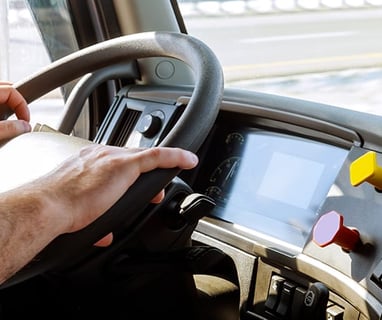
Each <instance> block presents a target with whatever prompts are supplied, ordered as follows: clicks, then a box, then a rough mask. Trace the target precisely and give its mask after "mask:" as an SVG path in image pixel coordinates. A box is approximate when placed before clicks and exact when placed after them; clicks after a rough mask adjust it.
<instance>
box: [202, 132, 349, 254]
mask: <svg viewBox="0 0 382 320" xmlns="http://www.w3.org/2000/svg"><path fill="white" fill-rule="evenodd" d="M226 140H227V139H226ZM231 149H232V150H234V149H235V148H231ZM236 149H237V148H236ZM239 149H240V151H236V154H228V153H227V155H226V158H225V159H221V161H220V162H219V163H218V164H217V167H216V168H215V169H214V170H213V171H212V173H211V175H210V178H209V187H208V188H207V194H209V195H210V196H212V197H213V198H215V199H216V200H217V207H216V209H215V211H214V215H215V216H217V217H219V218H221V219H223V220H226V221H229V222H232V223H234V224H237V225H240V226H243V227H245V228H247V229H250V230H255V231H256V232H257V233H258V232H261V233H263V234H266V235H268V236H272V237H275V238H277V239H279V240H282V241H285V242H286V243H289V244H293V245H294V246H297V247H299V248H302V247H303V245H304V244H305V242H306V239H307V237H308V235H309V233H310V231H311V228H312V226H313V224H314V222H315V221H316V218H317V212H318V209H319V207H320V206H321V205H322V202H323V201H324V200H325V198H326V195H327V194H328V191H329V189H330V187H331V186H332V184H333V182H334V180H335V178H336V176H337V174H338V172H339V170H340V168H341V167H342V165H343V163H344V161H345V158H346V156H347V153H348V150H346V149H342V148H339V147H335V146H332V145H328V144H325V143H320V142H316V141H312V140H308V139H303V138H299V137H293V136H289V135H284V134H278V133H272V132H265V131H250V132H247V133H245V134H241V138H240V148H239ZM239 149H237V150H239Z"/></svg>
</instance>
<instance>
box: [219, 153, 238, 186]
mask: <svg viewBox="0 0 382 320" xmlns="http://www.w3.org/2000/svg"><path fill="white" fill-rule="evenodd" d="M237 165H238V161H237V160H236V161H235V162H234V163H233V165H232V166H231V168H230V169H229V171H228V173H227V175H226V176H225V178H224V180H223V183H222V186H223V187H225V185H226V183H227V182H228V181H229V180H231V178H232V177H233V174H234V172H235V171H236V167H237Z"/></svg>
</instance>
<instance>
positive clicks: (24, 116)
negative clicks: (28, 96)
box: [0, 81, 31, 140]
mask: <svg viewBox="0 0 382 320" xmlns="http://www.w3.org/2000/svg"><path fill="white" fill-rule="evenodd" d="M0 104H3V105H7V106H8V107H9V108H11V109H12V110H13V111H14V112H15V114H16V117H17V120H2V121H0V140H3V139H10V138H13V137H16V136H18V135H20V134H23V133H26V132H29V131H31V125H30V124H29V121H30V113H29V109H28V105H27V102H26V101H25V99H24V97H23V96H22V95H21V94H20V93H19V92H18V91H17V90H16V89H15V88H14V87H12V84H11V83H10V82H5V81H0Z"/></svg>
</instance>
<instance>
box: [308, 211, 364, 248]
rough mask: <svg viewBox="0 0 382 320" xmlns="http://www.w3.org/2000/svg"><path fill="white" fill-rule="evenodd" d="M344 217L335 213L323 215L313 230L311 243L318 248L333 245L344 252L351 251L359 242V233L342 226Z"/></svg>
mask: <svg viewBox="0 0 382 320" xmlns="http://www.w3.org/2000/svg"><path fill="white" fill-rule="evenodd" d="M343 221H344V217H343V216H342V215H340V214H339V213H337V212H336V211H330V212H328V213H325V214H324V215H322V216H321V217H320V219H318V221H317V222H316V224H315V226H314V228H313V241H314V242H315V243H316V244H317V245H319V246H320V247H326V246H328V245H329V244H332V243H335V244H337V245H339V246H341V248H342V249H343V250H345V251H352V250H354V249H355V247H356V246H357V245H358V244H359V242H360V235H359V232H358V231H357V230H355V229H352V228H349V227H346V226H344V224H343Z"/></svg>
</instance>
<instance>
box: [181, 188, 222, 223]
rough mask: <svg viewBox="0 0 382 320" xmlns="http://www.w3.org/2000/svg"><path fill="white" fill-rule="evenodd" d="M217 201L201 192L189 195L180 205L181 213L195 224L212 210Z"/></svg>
mask: <svg viewBox="0 0 382 320" xmlns="http://www.w3.org/2000/svg"><path fill="white" fill-rule="evenodd" d="M214 207H215V201H214V200H213V199H212V198H210V197H208V196H206V195H204V194H200V193H192V194H190V195H188V196H187V197H186V198H185V199H184V200H183V202H182V203H181V205H180V210H179V214H180V215H181V216H183V218H184V219H185V220H186V221H187V222H188V223H189V224H194V223H196V222H198V220H199V219H201V218H203V217H204V216H206V215H207V214H209V213H210V212H211V210H212V209H213V208H214Z"/></svg>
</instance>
